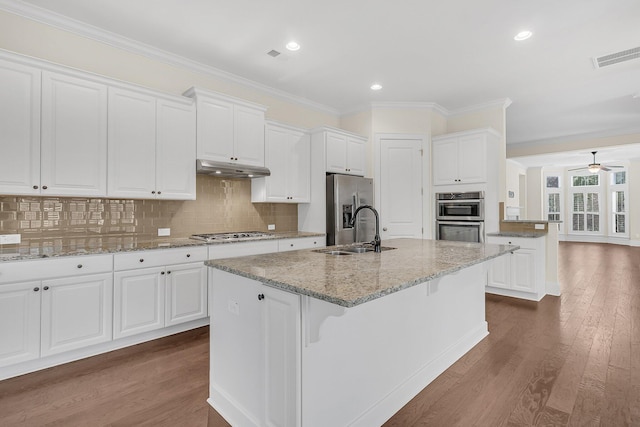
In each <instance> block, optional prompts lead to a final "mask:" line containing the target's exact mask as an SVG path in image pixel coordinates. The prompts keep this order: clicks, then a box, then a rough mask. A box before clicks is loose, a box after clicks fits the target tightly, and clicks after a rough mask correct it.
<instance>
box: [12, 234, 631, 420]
mask: <svg viewBox="0 0 640 427" xmlns="http://www.w3.org/2000/svg"><path fill="white" fill-rule="evenodd" d="M560 281H561V284H562V286H563V295H562V296H561V297H550V296H547V297H545V298H544V299H543V300H542V301H541V302H540V303H534V302H526V301H521V300H516V299H512V298H504V297H498V296H491V295H488V296H487V320H488V321H489V330H490V332H491V333H490V335H489V336H488V337H487V338H486V339H484V340H483V341H482V342H481V343H480V344H478V345H477V346H476V347H475V348H474V349H472V350H471V351H470V352H469V353H467V354H466V355H465V356H464V357H463V358H461V359H460V360H459V361H458V362H456V363H455V364H454V365H453V366H452V367H451V368H449V369H448V370H447V371H446V372H444V373H443V374H442V375H440V376H439V377H438V378H437V379H436V380H435V381H434V382H432V383H431V384H430V385H429V386H428V387H427V388H425V389H424V390H423V391H422V392H421V393H420V394H419V395H418V396H416V397H415V398H414V399H413V400H412V401H411V402H409V403H408V404H407V405H406V406H405V407H404V408H402V409H401V410H400V411H399V412H398V413H397V414H396V415H395V416H394V417H393V418H392V419H390V420H389V421H388V422H387V423H386V424H385V426H389V427H390V426H403V427H404V426H437V427H440V426H533V425H535V426H565V425H566V426H597V425H600V426H607V427H609V426H640V248H629V247H626V246H616V245H606V244H584V243H561V244H560ZM208 362H209V361H208V329H207V328H200V329H197V330H194V331H189V332H186V333H183V334H179V335H176V336H173V337H168V338H164V339H161V340H157V341H154V342H150V343H145V344H141V345H138V346H134V347H130V348H127V349H123V350H118V351H114V352H111V353H108V354H104V355H100V356H96V357H92V358H89V359H85V360H81V361H78V362H73V363H69V364H66V365H63V366H58V367H55V368H51V369H47V370H44V371H40V372H36V373H33V374H29V375H24V376H21V377H17V378H12V379H9V380H5V381H0V426H65V427H66V426H83V427H85V426H186V427H190V426H211V427H213V426H215V427H217V426H226V425H227V424H226V423H225V422H224V420H223V419H222V418H221V417H220V416H219V415H218V414H216V412H215V411H213V410H212V409H210V408H209V407H208V405H207V403H206V398H207V384H208Z"/></svg>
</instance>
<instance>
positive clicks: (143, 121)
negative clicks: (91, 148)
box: [108, 88, 156, 198]
mask: <svg viewBox="0 0 640 427" xmlns="http://www.w3.org/2000/svg"><path fill="white" fill-rule="evenodd" d="M155 156H156V99H155V97H153V96H149V95H146V94H142V93H138V92H134V91H130V90H125V89H120V88H109V174H108V176H109V187H108V190H109V191H108V194H109V197H127V198H151V197H152V192H153V194H155V191H156V162H155Z"/></svg>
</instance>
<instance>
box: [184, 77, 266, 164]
mask: <svg viewBox="0 0 640 427" xmlns="http://www.w3.org/2000/svg"><path fill="white" fill-rule="evenodd" d="M185 95H186V96H189V97H192V98H195V99H196V110H197V127H196V129H197V136H196V139H197V157H198V159H203V160H214V161H219V162H227V163H238V164H242V165H252V166H264V112H265V110H266V108H265V107H263V106H261V105H258V104H253V103H249V102H247V101H243V100H240V99H237V98H233V97H230V96H226V95H222V94H219V93H216V92H211V91H206V90H202V89H196V88H191V89H189V90H188V91H187V92H185Z"/></svg>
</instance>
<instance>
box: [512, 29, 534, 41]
mask: <svg viewBox="0 0 640 427" xmlns="http://www.w3.org/2000/svg"><path fill="white" fill-rule="evenodd" d="M532 35H533V33H532V32H531V31H528V30H525V31H520V32H519V33H518V34H516V36H515V37H514V38H513V39H514V40H516V41H522V40H526V39H528V38H529V37H531V36H532Z"/></svg>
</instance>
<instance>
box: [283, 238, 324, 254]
mask: <svg viewBox="0 0 640 427" xmlns="http://www.w3.org/2000/svg"><path fill="white" fill-rule="evenodd" d="M322 246H325V237H324V236H313V237H299V238H297V239H282V240H278V252H285V251H295V250H297V249H311V248H319V247H322Z"/></svg>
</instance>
